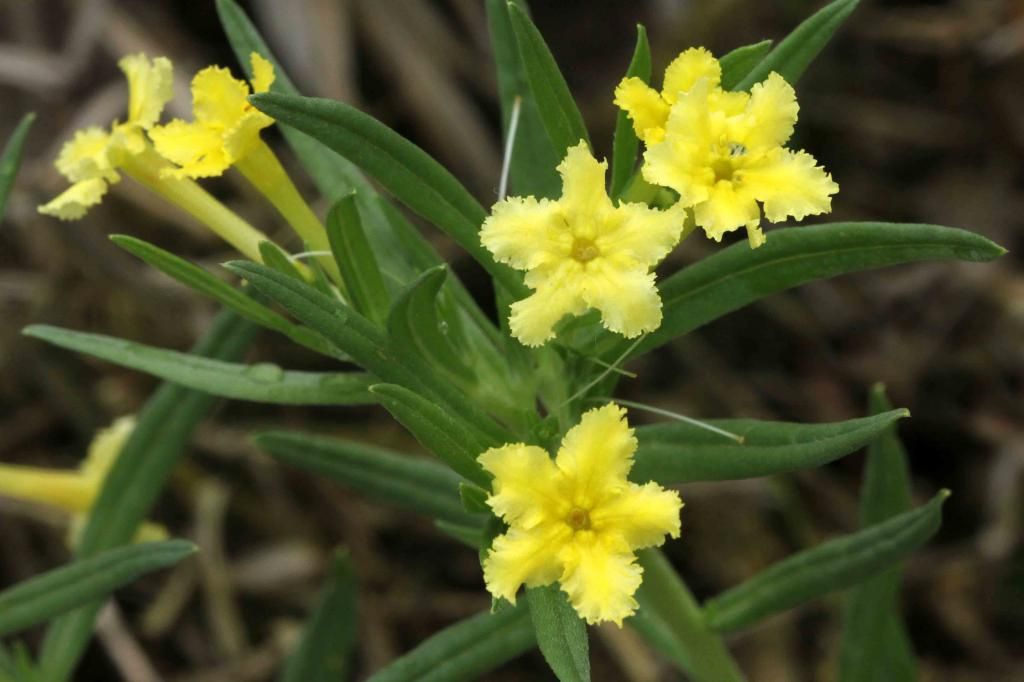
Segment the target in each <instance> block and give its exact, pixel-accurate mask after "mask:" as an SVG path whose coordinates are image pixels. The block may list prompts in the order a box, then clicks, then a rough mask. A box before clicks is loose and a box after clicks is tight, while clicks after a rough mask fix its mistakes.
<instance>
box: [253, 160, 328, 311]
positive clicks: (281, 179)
mask: <svg viewBox="0 0 1024 682" xmlns="http://www.w3.org/2000/svg"><path fill="white" fill-rule="evenodd" d="M235 168H237V169H238V171H239V172H240V173H241V174H242V175H244V176H245V179H246V180H248V181H249V182H250V183H252V186H253V187H255V188H256V189H257V190H258V191H259V192H260V193H261V194H262V195H263V196H265V197H266V198H267V200H268V201H270V203H271V204H273V206H274V208H276V209H277V212H278V213H280V214H281V217H282V218H284V219H285V220H286V221H288V224H289V225H291V226H292V229H293V230H295V232H296V234H298V235H299V237H301V238H302V241H304V242H305V243H306V244H307V246H308V247H309V248H311V249H313V250H314V251H325V252H327V254H328V255H324V256H321V257H319V258H318V259H317V262H319V263H320V265H321V266H323V268H324V269H325V270H326V271H327V274H329V275H330V276H331V279H332V280H334V282H335V284H337V285H338V286H339V287H340V288H341V290H342V292H344V290H345V289H344V286H345V283H344V281H343V280H342V278H341V272H340V271H339V270H338V264H337V263H335V262H334V257H333V256H331V255H329V254H330V253H331V243H330V241H329V240H328V239H327V230H326V229H325V228H324V225H323V223H321V222H320V219H319V218H317V217H316V214H315V213H313V209H311V208H310V207H309V204H308V203H306V200H305V199H303V198H302V195H301V194H299V190H298V189H297V188H296V187H295V183H293V182H292V179H291V177H290V176H289V175H288V172H287V171H286V170H285V169H284V166H282V165H281V162H280V161H279V160H278V158H277V155H276V154H274V151H273V150H272V149H271V148H270V147H268V146H267V143H266V142H263V141H262V140H260V141H259V142H257V143H256V145H255V146H254V147H253V148H252V149H251V150H250V151H249V152H248V153H247V154H246V155H245V156H243V157H242V158H241V159H239V160H238V161H236V162H235ZM346 298H347V296H346Z"/></svg>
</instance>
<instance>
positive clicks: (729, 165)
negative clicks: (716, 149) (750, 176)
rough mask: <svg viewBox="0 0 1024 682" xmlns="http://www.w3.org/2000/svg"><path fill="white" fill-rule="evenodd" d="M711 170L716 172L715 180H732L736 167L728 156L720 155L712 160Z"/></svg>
mask: <svg viewBox="0 0 1024 682" xmlns="http://www.w3.org/2000/svg"><path fill="white" fill-rule="evenodd" d="M711 170H712V171H714V173H715V182H718V181H719V180H726V181H728V182H732V174H733V171H734V170H736V167H735V166H734V165H733V162H732V159H731V158H729V157H728V156H720V157H718V158H717V159H715V160H714V161H712V162H711Z"/></svg>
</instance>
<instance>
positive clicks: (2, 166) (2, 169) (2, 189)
mask: <svg viewBox="0 0 1024 682" xmlns="http://www.w3.org/2000/svg"><path fill="white" fill-rule="evenodd" d="M35 120H36V115H35V114H34V113H30V114H25V115H24V116H22V117H21V122H20V123H18V127H17V128H15V129H14V132H13V133H11V136H10V137H9V138H8V139H7V144H5V145H4V151H3V153H2V154H0V218H3V215H4V209H6V208H7V197H8V195H9V194H10V193H11V187H13V186H14V178H15V176H16V175H17V174H18V168H19V167H20V166H21V153H22V151H23V150H24V149H25V139H26V138H27V137H28V131H29V128H31V127H32V122H33V121H35Z"/></svg>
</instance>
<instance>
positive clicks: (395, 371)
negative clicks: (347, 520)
mask: <svg viewBox="0 0 1024 682" xmlns="http://www.w3.org/2000/svg"><path fill="white" fill-rule="evenodd" d="M225 267H227V268H228V269H229V270H231V271H233V272H235V273H236V274H238V275H239V276H241V277H244V278H245V279H247V280H248V281H249V283H250V284H251V285H252V286H253V287H255V288H256V290H257V291H259V292H261V293H262V294H263V295H265V296H267V297H268V298H271V299H273V300H274V301H276V302H278V303H280V304H281V305H282V306H284V308H285V309H286V310H288V312H290V313H291V314H293V315H295V317H297V318H298V319H299V320H300V321H302V322H304V323H305V324H307V325H309V326H310V327H311V328H312V329H314V330H315V331H317V332H318V333H319V334H321V335H322V336H323V337H324V338H325V339H327V340H328V341H330V342H331V343H333V344H334V345H336V346H337V347H338V348H340V349H341V350H343V351H345V352H346V353H348V354H349V355H350V356H352V358H353V360H354V361H355V362H357V363H358V364H360V365H362V366H363V367H364V368H365V369H366V370H368V371H369V372H371V373H373V374H374V375H376V376H377V377H379V378H380V379H381V380H382V381H384V382H387V383H394V384H398V385H400V386H404V387H406V388H409V389H411V390H414V391H416V392H417V393H420V394H422V395H424V396H426V397H429V398H433V399H435V401H436V402H437V403H439V405H440V406H443V409H444V412H445V413H446V414H448V415H450V418H451V419H455V420H457V421H459V422H460V423H462V424H463V425H464V431H466V432H467V433H469V432H472V433H477V434H479V437H478V438H477V440H480V441H488V442H489V441H491V440H497V441H498V442H499V443H503V442H508V441H509V440H510V438H509V437H508V434H507V432H506V431H505V429H503V428H502V427H501V426H500V425H499V424H497V422H495V421H494V420H493V419H491V417H490V416H489V415H487V414H486V413H485V412H483V411H482V410H481V409H479V408H478V407H477V406H476V405H474V404H472V403H471V402H470V401H469V400H468V399H467V398H466V396H465V394H463V393H462V392H461V391H460V390H459V389H458V388H457V387H455V386H453V385H452V384H451V382H448V381H444V380H442V379H440V377H439V376H438V375H437V374H436V372H435V371H434V370H433V368H431V367H430V366H428V365H425V364H424V363H423V362H422V361H421V360H420V359H419V358H417V357H415V356H409V355H405V354H395V353H394V352H393V351H391V349H390V348H389V347H388V345H387V339H386V337H385V336H384V333H383V331H381V330H380V329H378V328H377V327H376V326H374V325H373V323H371V322H370V321H369V320H367V319H366V318H364V317H363V316H362V315H360V314H359V313H357V312H355V311H354V310H352V309H351V308H349V307H348V306H346V305H345V304H343V303H342V302H341V301H338V300H337V299H334V298H331V297H327V296H324V295H323V294H321V293H319V292H318V291H316V290H314V289H312V288H310V287H308V286H306V285H305V284H303V283H302V282H296V281H295V280H292V279H290V278H288V277H285V276H283V275H281V274H280V273H277V272H274V271H273V270H271V269H269V268H267V267H265V266H263V265H259V264H257V263H249V262H246V261H236V262H232V263H227V264H226V265H225ZM439 409H441V408H439Z"/></svg>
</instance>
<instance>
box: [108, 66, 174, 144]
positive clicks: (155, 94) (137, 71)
mask: <svg viewBox="0 0 1024 682" xmlns="http://www.w3.org/2000/svg"><path fill="white" fill-rule="evenodd" d="M117 65H118V66H119V67H120V68H121V71H123V72H124V75H125V77H126V78H127V79H128V123H130V124H134V125H136V126H139V127H140V128H143V129H148V128H149V127H151V126H152V125H154V124H155V123H156V122H157V121H158V120H159V119H160V113H161V112H162V111H163V109H164V105H165V104H167V103H168V102H169V101H170V100H171V97H173V95H174V93H173V90H172V86H173V83H172V80H173V69H172V66H171V61H170V60H169V59H167V57H157V58H156V59H153V60H152V61H150V59H149V58H148V57H146V55H144V54H134V55H130V56H128V57H124V58H123V59H121V61H119V62H118V63H117Z"/></svg>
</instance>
